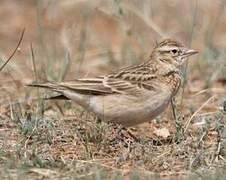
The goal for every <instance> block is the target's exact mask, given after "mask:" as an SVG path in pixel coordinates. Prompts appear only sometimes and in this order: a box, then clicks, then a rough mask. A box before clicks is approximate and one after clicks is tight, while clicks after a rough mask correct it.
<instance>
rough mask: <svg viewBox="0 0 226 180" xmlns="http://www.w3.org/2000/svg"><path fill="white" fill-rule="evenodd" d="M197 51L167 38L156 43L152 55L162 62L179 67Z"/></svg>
mask: <svg viewBox="0 0 226 180" xmlns="http://www.w3.org/2000/svg"><path fill="white" fill-rule="evenodd" d="M196 53H198V51H196V50H193V49H190V48H186V47H185V46H183V45H182V44H181V43H180V42H178V41H175V40H171V39H165V40H163V41H162V42H160V43H158V44H157V45H156V47H155V48H154V50H153V52H152V56H154V59H155V60H156V61H158V62H159V63H161V64H164V65H170V66H174V67H176V68H178V67H180V66H181V65H182V64H183V63H184V62H185V61H186V60H187V58H188V57H189V56H191V55H193V54H196Z"/></svg>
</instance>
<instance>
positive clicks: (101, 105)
mask: <svg viewBox="0 0 226 180" xmlns="http://www.w3.org/2000/svg"><path fill="white" fill-rule="evenodd" d="M196 53H197V51H195V50H192V49H188V48H186V47H184V46H183V45H182V44H181V43H179V42H177V41H175V40H171V39H166V40H164V41H162V42H160V43H158V44H157V45H156V47H154V49H153V51H152V53H151V56H150V58H149V60H148V61H146V62H144V63H142V64H140V65H136V66H129V67H126V68H123V69H120V70H119V71H117V72H115V73H112V74H109V75H105V76H100V77H97V78H83V79H76V80H72V81H67V82H47V83H32V84H29V86H35V87H42V88H48V89H51V90H52V91H55V92H58V93H59V96H58V97H63V98H65V99H71V100H72V101H74V102H76V103H77V104H79V105H80V106H82V107H84V108H85V109H86V110H88V111H92V112H94V113H95V114H96V115H97V117H98V118H100V119H101V120H103V121H106V122H113V123H119V124H122V125H124V126H132V125H136V124H139V123H143V122H146V121H149V120H151V119H153V118H155V117H156V116H157V115H159V114H160V113H162V112H163V111H164V110H165V109H166V107H167V106H168V104H169V102H170V100H171V98H172V97H173V96H174V95H175V94H176V93H177V91H178V89H179V87H180V84H181V79H182V75H181V65H182V64H183V63H184V62H185V61H186V59H187V57H188V56H191V55H193V54H196Z"/></svg>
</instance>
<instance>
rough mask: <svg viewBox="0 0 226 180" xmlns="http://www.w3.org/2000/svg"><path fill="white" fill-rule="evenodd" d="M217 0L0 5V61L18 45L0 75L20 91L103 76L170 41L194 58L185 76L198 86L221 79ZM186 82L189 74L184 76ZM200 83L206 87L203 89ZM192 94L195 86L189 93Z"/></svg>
mask: <svg viewBox="0 0 226 180" xmlns="http://www.w3.org/2000/svg"><path fill="white" fill-rule="evenodd" d="M225 3H226V1H225V0H217V1H214V0H191V1H186V0H169V1H163V0H159V1H152V0H112V1H105V0H95V1H88V0H74V1H72V0H64V1H60V0H39V1H35V0H20V1H16V0H1V6H0V18H1V24H0V53H1V54H0V55H1V56H0V57H1V60H2V61H4V59H6V57H8V56H9V55H10V53H11V52H12V50H13V48H14V47H15V46H16V43H17V42H18V39H19V36H20V33H21V31H22V29H23V28H25V29H26V32H25V37H24V39H23V43H22V45H21V47H20V50H19V51H18V53H17V54H16V55H15V56H14V58H13V60H12V61H11V62H10V64H9V65H8V67H6V69H5V71H4V73H10V76H3V75H1V77H4V81H6V82H8V81H10V78H12V77H13V79H14V81H16V82H17V83H21V84H24V83H26V82H30V81H32V79H34V76H32V75H34V73H33V69H32V61H31V48H30V45H31V44H32V45H33V51H34V57H35V64H36V66H37V71H38V72H40V73H38V74H39V76H41V77H39V78H41V79H48V80H62V79H65V78H66V79H72V78H78V77H84V76H93V75H99V74H104V73H109V72H111V71H113V70H115V69H117V68H118V67H121V66H126V65H130V64H134V63H138V62H140V61H143V60H146V59H147V58H148V56H149V55H150V52H151V51H152V48H153V46H154V44H155V43H156V42H159V41H161V40H162V39H163V38H164V37H169V38H173V39H177V40H179V41H181V42H183V43H184V44H185V45H186V46H190V47H192V48H194V49H197V50H199V51H200V53H199V56H198V57H197V56H196V57H195V58H192V60H191V61H190V62H189V67H192V68H188V72H190V71H192V75H193V77H192V78H193V79H194V80H196V79H197V78H198V79H199V80H200V83H202V84H203V83H204V86H210V85H212V83H214V82H215V81H217V80H219V79H220V80H222V81H224V80H225V79H224V78H225V72H226V71H225V69H226V68H225V64H226V59H225V48H226V12H225ZM190 76H191V73H190V75H189V77H190ZM206 83H207V84H206ZM192 88H195V87H192Z"/></svg>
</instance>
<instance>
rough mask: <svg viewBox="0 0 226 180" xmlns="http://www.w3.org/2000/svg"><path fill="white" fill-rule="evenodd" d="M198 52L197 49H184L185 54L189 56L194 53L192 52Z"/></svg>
mask: <svg viewBox="0 0 226 180" xmlns="http://www.w3.org/2000/svg"><path fill="white" fill-rule="evenodd" d="M197 53H198V51H197V50H194V49H186V51H185V53H184V54H185V56H187V57H188V56H191V55H194V54H197Z"/></svg>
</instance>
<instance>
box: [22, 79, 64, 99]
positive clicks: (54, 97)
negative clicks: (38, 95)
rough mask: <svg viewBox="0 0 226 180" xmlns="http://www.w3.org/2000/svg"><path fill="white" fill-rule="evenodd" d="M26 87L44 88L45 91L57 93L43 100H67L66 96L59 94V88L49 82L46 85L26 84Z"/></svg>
mask: <svg viewBox="0 0 226 180" xmlns="http://www.w3.org/2000/svg"><path fill="white" fill-rule="evenodd" d="M26 86H29V87H39V88H46V89H50V90H53V91H55V92H57V94H56V95H53V96H49V97H45V98H44V99H45V100H50V99H68V98H67V97H66V96H64V95H63V94H61V90H60V87H59V86H58V85H57V84H56V83H51V82H47V83H30V84H27V85H26ZM58 93H59V94H58Z"/></svg>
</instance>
